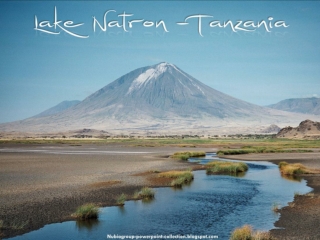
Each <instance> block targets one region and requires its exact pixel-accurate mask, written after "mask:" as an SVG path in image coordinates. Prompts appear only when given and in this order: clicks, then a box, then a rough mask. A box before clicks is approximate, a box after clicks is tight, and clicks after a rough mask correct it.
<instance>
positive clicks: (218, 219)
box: [11, 154, 312, 240]
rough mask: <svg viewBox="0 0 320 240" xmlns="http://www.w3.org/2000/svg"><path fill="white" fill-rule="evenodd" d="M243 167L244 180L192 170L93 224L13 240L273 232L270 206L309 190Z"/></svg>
mask: <svg viewBox="0 0 320 240" xmlns="http://www.w3.org/2000/svg"><path fill="white" fill-rule="evenodd" d="M213 159H219V158H218V157H217V156H216V155H215V154H207V156H206V157H205V158H201V159H191V160H190V161H197V162H201V163H205V162H208V161H212V160H213ZM247 164H248V165H249V170H248V172H247V173H246V174H245V175H244V176H238V177H235V176H228V175H206V173H205V171H195V172H194V181H193V182H192V183H191V184H190V185H189V186H184V187H183V189H182V190H181V189H180V190H176V189H173V188H157V189H155V192H156V194H155V199H154V200H152V201H149V202H143V201H141V200H139V201H128V202H126V204H125V206H124V207H105V208H102V209H101V214H100V216H99V219H98V220H96V221H91V222H76V221H68V222H64V223H56V224H48V225H46V226H44V227H43V228H41V229H39V230H36V231H33V232H30V233H27V234H24V235H21V236H17V237H14V238H11V239H15V240H22V239H23V240H26V239H30V240H31V239H32V240H33V239H45V240H57V239H65V240H67V239H83V240H84V239H86V240H87V239H95V240H96V239H112V238H110V235H111V236H113V237H114V236H118V237H120V236H122V235H143V236H146V235H163V236H168V235H170V234H172V235H173V236H176V235H183V236H187V235H188V234H190V235H194V236H197V235H201V236H203V235H210V236H212V237H214V236H218V239H229V237H230V232H231V231H232V230H233V229H234V228H236V227H240V226H242V225H244V224H250V225H252V226H253V228H254V229H259V230H270V229H272V228H274V225H273V224H274V222H275V221H277V220H278V218H279V214H277V213H274V212H273V211H272V206H273V204H274V203H277V204H279V205H281V207H283V206H286V205H287V203H288V202H291V201H292V200H293V198H294V194H295V193H297V192H298V193H300V194H305V193H307V192H310V191H311V190H312V189H311V188H309V187H307V186H306V181H305V180H298V181H297V180H289V179H285V178H282V177H281V175H280V173H279V170H278V167H277V165H274V164H272V163H268V162H247ZM108 235H109V238H108ZM158 239H161V238H158Z"/></svg>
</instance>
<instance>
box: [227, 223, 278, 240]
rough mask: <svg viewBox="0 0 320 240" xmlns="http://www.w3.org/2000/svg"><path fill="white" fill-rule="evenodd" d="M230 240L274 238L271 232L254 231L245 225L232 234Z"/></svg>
mask: <svg viewBox="0 0 320 240" xmlns="http://www.w3.org/2000/svg"><path fill="white" fill-rule="evenodd" d="M230 240H274V238H273V237H271V235H270V233H269V232H262V231H253V230H252V227H251V226H250V225H244V226H242V227H240V228H236V229H235V230H234V231H233V232H232V233H231V237H230Z"/></svg>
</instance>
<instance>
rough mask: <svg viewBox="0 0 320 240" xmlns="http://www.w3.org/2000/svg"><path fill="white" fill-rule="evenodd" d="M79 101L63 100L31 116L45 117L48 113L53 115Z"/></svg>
mask: <svg viewBox="0 0 320 240" xmlns="http://www.w3.org/2000/svg"><path fill="white" fill-rule="evenodd" d="M80 102H81V101H79V100H72V101H63V102H61V103H59V104H57V105H55V106H53V107H51V108H49V109H47V110H45V111H43V112H41V113H39V114H37V115H35V116H33V117H34V118H37V117H45V116H49V115H54V114H57V113H59V112H62V111H64V110H66V109H68V108H70V107H72V106H74V105H77V104H78V103H80Z"/></svg>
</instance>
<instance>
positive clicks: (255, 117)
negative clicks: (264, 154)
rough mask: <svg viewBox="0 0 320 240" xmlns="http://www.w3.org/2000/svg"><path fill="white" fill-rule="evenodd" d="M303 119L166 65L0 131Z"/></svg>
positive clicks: (186, 127) (170, 127) (251, 124)
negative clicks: (203, 81) (258, 104)
mask: <svg viewBox="0 0 320 240" xmlns="http://www.w3.org/2000/svg"><path fill="white" fill-rule="evenodd" d="M290 114H291V115H290ZM305 118H306V116H305V115H303V116H301V115H299V114H295V113H286V112H282V111H278V110H273V109H270V108H265V107H260V106H257V105H254V104H251V103H248V102H245V101H242V100H239V99H236V98H233V97H231V96H229V95H226V94H224V93H222V92H219V91H217V90H215V89H213V88H211V87H209V86H207V85H205V84H203V83H202V82H200V81H198V80H197V79H195V78H194V77H192V76H190V75H189V74H188V73H186V72H184V71H182V70H181V69H180V68H178V67H177V66H175V65H174V64H170V63H166V62H162V63H159V64H156V65H152V66H148V67H142V68H139V69H136V70H134V71H132V72H129V73H127V74H125V75H123V76H122V77H120V78H118V79H116V80H115V81H113V82H111V83H110V84H108V85H107V86H105V87H103V88H101V89H100V90H98V91H97V92H95V93H93V94H92V95H90V96H88V97H87V98H86V99H84V100H83V101H82V102H80V103H78V104H77V105H75V106H72V107H70V108H68V109H66V110H65V111H62V112H59V113H57V114H53V115H50V116H43V117H39V116H37V117H32V118H29V119H25V120H22V121H18V122H13V123H8V124H2V125H0V130H1V131H7V130H8V129H15V130H18V131H26V130H27V131H32V132H52V131H57V130H59V131H68V130H76V129H83V128H86V129H99V130H108V131H111V132H112V131H118V132H119V131H122V132H139V131H140V132H141V131H160V132H161V131H170V132H172V131H175V132H188V131H191V130H199V129H202V130H203V131H207V130H213V129H215V131H216V130H217V129H222V128H229V129H235V127H237V128H243V127H245V128H247V129H248V128H251V129H253V128H256V127H258V126H261V125H270V124H278V125H281V123H282V124H288V123H296V122H299V121H301V120H303V119H305Z"/></svg>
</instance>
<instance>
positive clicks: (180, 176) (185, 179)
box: [158, 171, 193, 188]
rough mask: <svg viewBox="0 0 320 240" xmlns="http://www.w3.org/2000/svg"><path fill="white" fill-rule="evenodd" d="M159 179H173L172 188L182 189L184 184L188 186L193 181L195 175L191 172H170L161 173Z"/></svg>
mask: <svg viewBox="0 0 320 240" xmlns="http://www.w3.org/2000/svg"><path fill="white" fill-rule="evenodd" d="M158 176H159V177H164V178H173V180H172V182H171V183H170V186H172V187H179V188H180V187H182V186H183V185H184V184H188V183H190V182H192V180H193V173H192V172H191V171H168V172H162V173H159V175H158Z"/></svg>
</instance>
